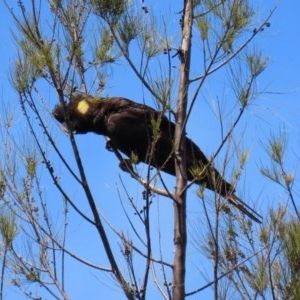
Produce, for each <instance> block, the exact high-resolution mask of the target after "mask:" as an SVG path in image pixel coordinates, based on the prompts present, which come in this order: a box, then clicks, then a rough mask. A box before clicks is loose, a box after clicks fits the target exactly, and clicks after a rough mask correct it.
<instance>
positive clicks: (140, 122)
mask: <svg viewBox="0 0 300 300" xmlns="http://www.w3.org/2000/svg"><path fill="white" fill-rule="evenodd" d="M53 116H54V118H55V119H56V120H57V121H59V122H60V123H62V124H64V125H65V127H66V128H67V130H71V131H72V132H74V133H78V134H85V133H88V132H94V133H96V134H101V135H104V136H106V137H108V138H109V143H110V145H111V147H113V148H115V149H118V150H120V151H121V152H123V153H124V154H126V155H127V156H128V157H135V159H136V161H137V162H144V163H146V164H149V165H151V166H154V167H155V168H157V169H159V170H161V171H164V172H166V173H169V174H171V175H175V164H174V142H173V137H174V132H175V124H174V123H173V122H171V121H170V120H169V119H168V118H167V117H166V116H164V115H163V114H162V113H161V112H159V111H156V110H154V109H152V108H151V107H149V106H146V105H143V104H139V103H136V102H133V101H130V100H128V99H125V98H122V97H112V98H95V97H91V96H87V97H85V96H83V95H75V96H73V97H71V99H70V101H69V103H66V104H64V105H63V104H59V105H56V106H55V108H54V110H53ZM185 143H186V165H187V176H188V178H187V179H188V180H189V181H193V182H195V183H198V184H201V185H204V186H205V187H206V188H208V189H210V190H213V191H215V192H217V193H218V194H220V195H221V196H222V197H224V198H226V199H227V200H228V201H229V202H230V203H231V204H233V205H234V206H236V207H237V208H238V209H240V210H241V211H242V212H243V213H245V214H246V215H247V216H249V217H250V218H251V219H253V220H254V221H256V222H259V223H260V222H261V221H260V219H261V216H260V215H258V214H257V213H256V212H255V211H254V210H253V209H251V208H250V207H249V206H248V205H247V204H246V203H244V202H243V201H242V200H241V199H239V198H238V197H237V196H236V195H235V194H234V192H235V190H234V187H233V186H232V185H231V184H230V183H228V182H226V181H225V179H223V177H222V176H221V174H220V173H219V172H218V171H217V170H216V169H215V168H214V167H213V166H212V164H211V162H210V161H209V160H208V159H207V158H206V156H205V155H204V154H203V152H202V151H201V150H200V149H199V147H198V146H197V145H196V144H195V143H194V142H193V141H192V140H190V139H189V138H187V137H186V138H185Z"/></svg>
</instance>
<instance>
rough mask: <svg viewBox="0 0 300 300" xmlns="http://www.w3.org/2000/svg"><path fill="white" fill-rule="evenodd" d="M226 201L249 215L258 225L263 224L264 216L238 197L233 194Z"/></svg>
mask: <svg viewBox="0 0 300 300" xmlns="http://www.w3.org/2000/svg"><path fill="white" fill-rule="evenodd" d="M226 199H227V200H228V201H229V202H230V203H231V204H232V205H234V206H235V207H236V208H238V209H239V210H240V211H241V212H242V213H244V214H245V215H247V216H248V217H249V218H251V219H252V220H253V221H255V222H257V223H260V224H261V223H262V216H261V215H260V214H258V213H257V212H256V211H255V210H254V209H253V208H251V207H250V206H249V205H248V204H247V203H245V202H244V201H243V200H241V199H240V198H239V197H238V196H236V195H235V194H231V195H230V196H227V197H226Z"/></svg>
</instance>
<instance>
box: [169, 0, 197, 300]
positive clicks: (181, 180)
mask: <svg viewBox="0 0 300 300" xmlns="http://www.w3.org/2000/svg"><path fill="white" fill-rule="evenodd" d="M192 23H193V5H192V0H186V1H184V8H183V17H182V39H181V45H180V49H179V57H180V61H181V64H180V83H179V94H178V100H177V116H176V117H177V118H176V128H175V137H174V140H175V167H176V191H175V202H174V222H175V224H174V243H175V257H174V273H173V299H174V300H182V299H184V298H185V260H186V259H185V258H186V242H187V236H186V184H187V172H186V153H185V123H186V110H187V100H188V85H189V69H190V55H191V37H192Z"/></svg>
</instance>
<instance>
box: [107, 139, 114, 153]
mask: <svg viewBox="0 0 300 300" xmlns="http://www.w3.org/2000/svg"><path fill="white" fill-rule="evenodd" d="M105 148H106V149H107V150H108V151H110V152H114V149H115V147H114V144H113V142H112V141H111V140H107V141H106V145H105Z"/></svg>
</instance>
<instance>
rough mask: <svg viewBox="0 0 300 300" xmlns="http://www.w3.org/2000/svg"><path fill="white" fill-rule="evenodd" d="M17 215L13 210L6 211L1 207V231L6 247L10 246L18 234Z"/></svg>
mask: <svg viewBox="0 0 300 300" xmlns="http://www.w3.org/2000/svg"><path fill="white" fill-rule="evenodd" d="M15 220H16V216H15V214H14V213H12V212H6V211H5V210H3V208H1V212H0V233H1V235H2V238H3V243H4V245H5V247H7V248H10V247H11V245H12V242H13V240H14V238H15V237H16V235H17V227H16V222H15Z"/></svg>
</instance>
